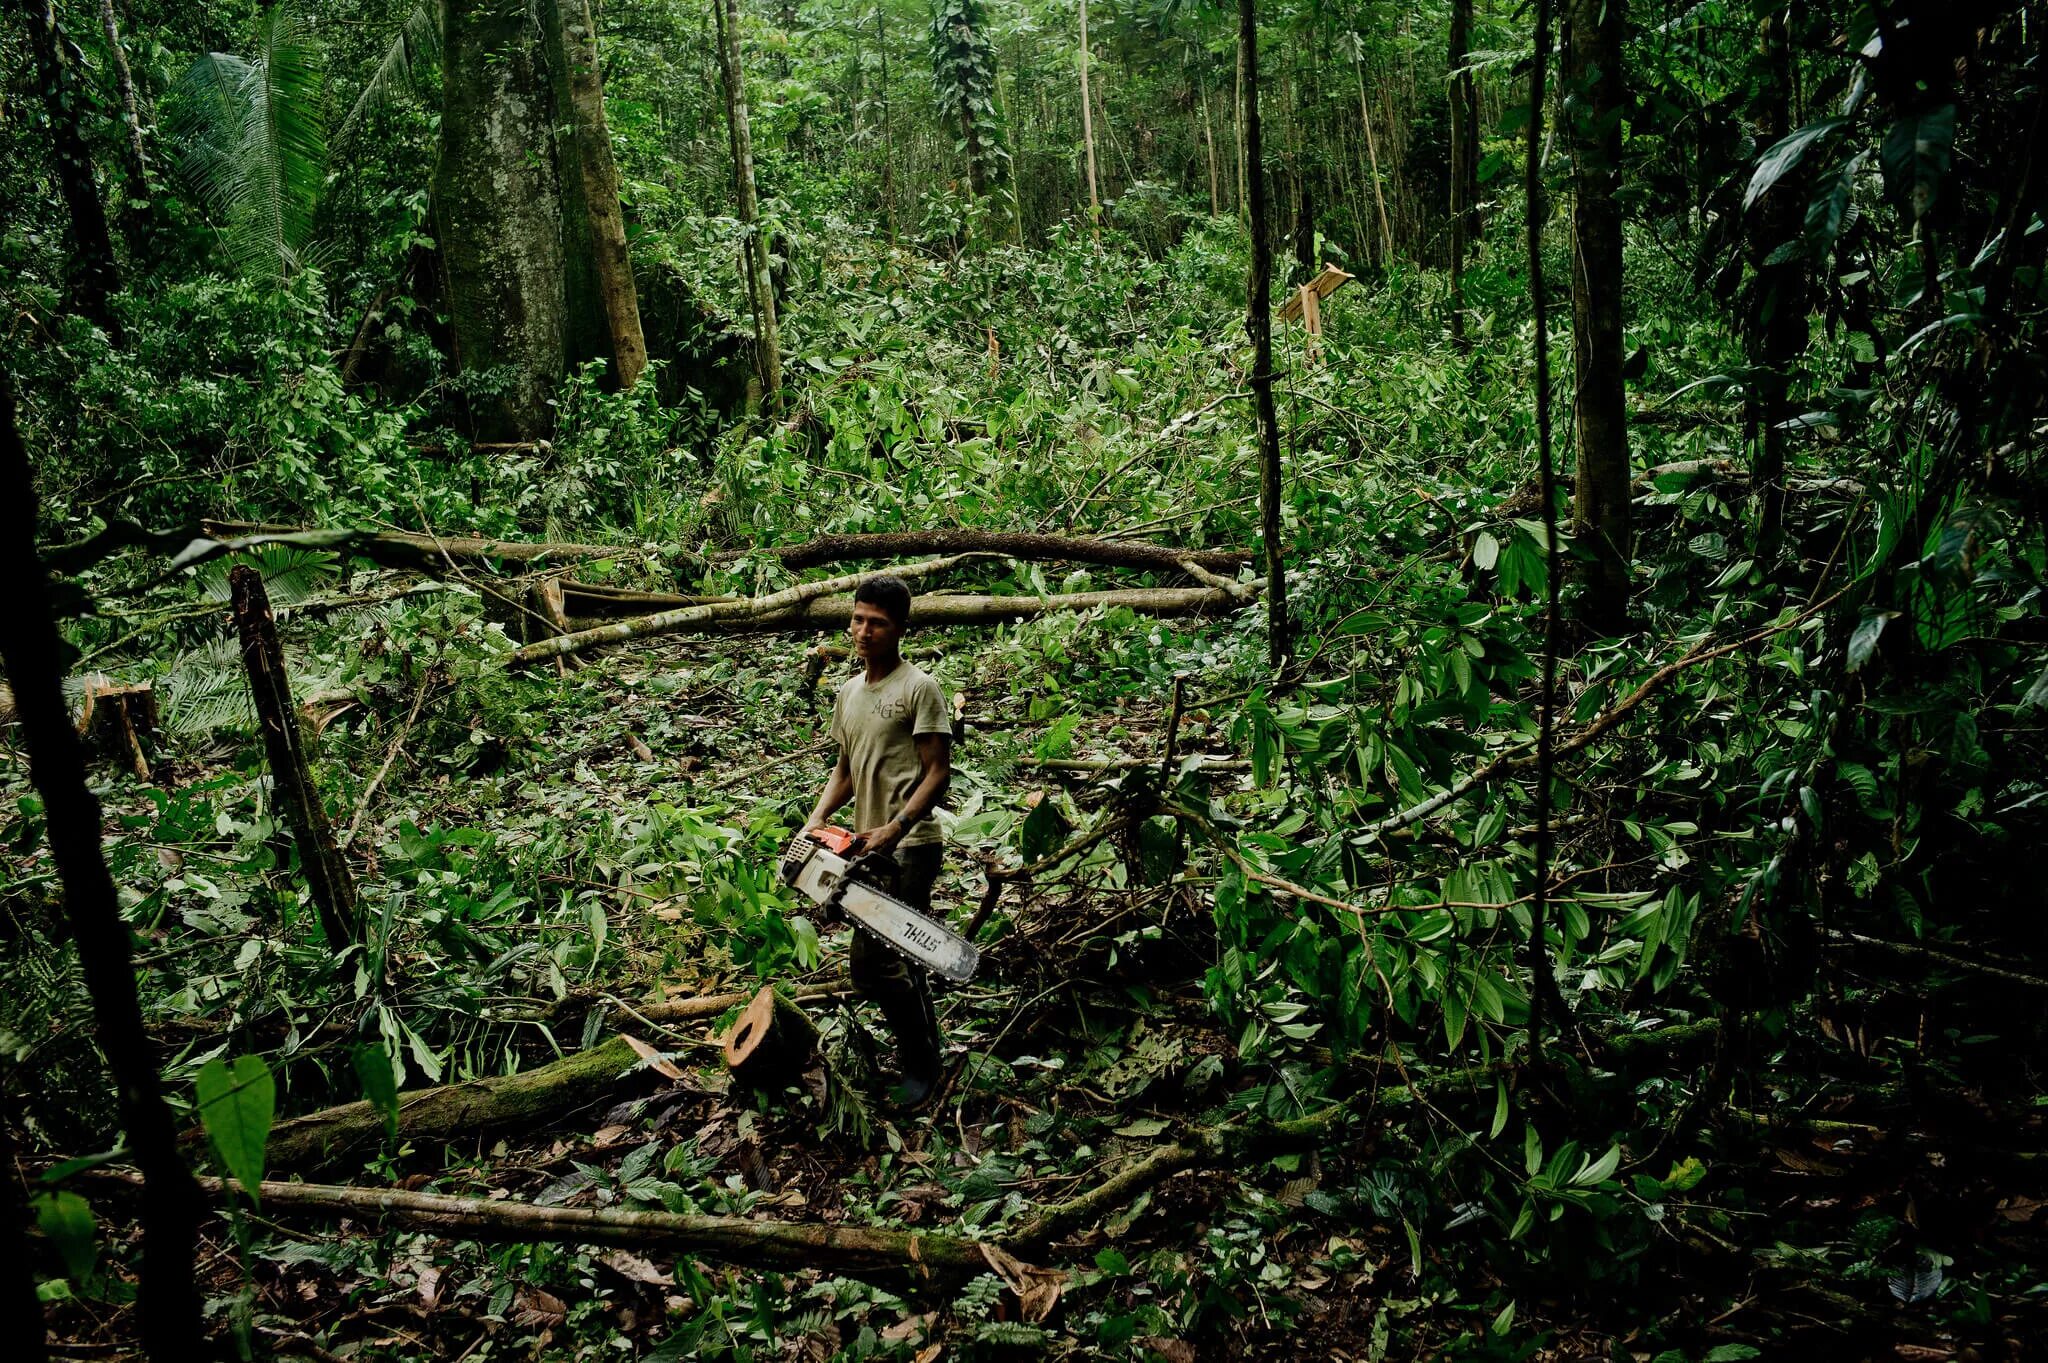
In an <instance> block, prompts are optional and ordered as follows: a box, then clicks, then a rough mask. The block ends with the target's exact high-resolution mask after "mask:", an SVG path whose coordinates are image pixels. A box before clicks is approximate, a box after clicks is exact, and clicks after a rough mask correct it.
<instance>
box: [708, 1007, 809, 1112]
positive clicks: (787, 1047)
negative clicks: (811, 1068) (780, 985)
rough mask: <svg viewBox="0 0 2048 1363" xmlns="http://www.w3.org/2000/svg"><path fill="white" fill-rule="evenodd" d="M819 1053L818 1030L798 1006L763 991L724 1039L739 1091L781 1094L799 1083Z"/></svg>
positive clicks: (727, 1059)
mask: <svg viewBox="0 0 2048 1363" xmlns="http://www.w3.org/2000/svg"><path fill="white" fill-rule="evenodd" d="M817 1052H818V1028H817V1026H816V1024H814V1023H813V1022H812V1021H811V1019H810V1015H809V1014H807V1013H805V1012H804V1010H803V1008H802V1006H801V1005H799V1004H798V1003H797V1002H796V1001H795V1000H793V999H788V998H785V997H783V996H782V995H781V994H778V993H776V992H775V989H774V987H773V986H772V985H771V986H767V987H764V988H763V989H762V990H761V992H760V993H758V994H756V995H754V997H753V998H752V999H751V1000H749V1001H748V1003H747V1006H746V1007H745V1008H744V1009H742V1010H741V1011H740V1016H739V1020H738V1021H737V1022H735V1023H734V1024H733V1027H732V1030H731V1031H730V1032H727V1033H726V1034H725V1068H726V1069H727V1070H728V1071H730V1072H731V1074H732V1080H733V1083H734V1084H735V1085H737V1086H738V1087H741V1088H746V1089H753V1090H757V1091H763V1092H770V1093H773V1092H779V1091H781V1090H782V1089H785V1088H787V1087H789V1086H790V1085H791V1084H794V1083H795V1082H796V1081H797V1078H798V1076H800V1075H801V1074H802V1073H803V1072H804V1068H805V1067H806V1066H807V1065H809V1064H810V1063H811V1057H812V1056H814V1055H816V1054H817Z"/></svg>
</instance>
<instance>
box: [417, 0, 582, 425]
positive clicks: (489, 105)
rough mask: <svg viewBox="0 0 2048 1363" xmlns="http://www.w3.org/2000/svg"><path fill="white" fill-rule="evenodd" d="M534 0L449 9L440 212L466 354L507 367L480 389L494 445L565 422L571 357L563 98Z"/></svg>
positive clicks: (455, 316) (495, 0)
mask: <svg viewBox="0 0 2048 1363" xmlns="http://www.w3.org/2000/svg"><path fill="white" fill-rule="evenodd" d="M534 32H535V25H534V15H533V12H532V10H531V8H530V3H529V0H472V2H471V3H462V4H451V5H449V6H448V7H447V18H446V25H445V33H444V35H443V40H442V56H441V87H442V109H441V150H440V161H439V164H438V165H437V167H436V168H435V172H434V216H435V218H436V220H437V224H438V231H437V232H436V234H435V235H436V236H437V237H438V238H439V239H440V246H441V258H442V263H443V266H444V269H445V272H446V278H447V285H448V318H449V323H450V326H451V327H452V329H453V331H454V337H455V358H456V363H457V365H458V367H459V368H460V369H461V370H462V372H463V373H465V374H484V373H485V372H486V371H492V370H497V371H502V372H503V373H504V374H505V376H506V378H505V380H504V382H503V383H502V384H497V383H493V384H491V385H490V386H489V387H488V388H487V389H486V388H480V389H479V391H477V392H475V393H473V394H472V395H471V397H470V415H471V420H472V423H473V426H474V430H475V433H476V435H477V436H478V438H479V439H483V440H504V441H515V440H533V439H539V438H542V437H545V436H547V435H549V434H550V433H551V432H552V431H553V429H554V408H553V406H552V405H551V404H550V402H549V399H550V398H552V397H553V396H554V391H555V387H556V385H557V384H559V383H560V382H561V379H562V376H563V375H564V374H565V373H566V372H567V371H568V366H569V331H570V319H569V298H568V288H567V284H566V278H567V262H566V261H565V260H564V253H563V247H562V242H563V233H564V223H563V215H562V184H561V180H560V175H559V171H558V167H557V164H556V160H555V157H554V154H553V151H554V147H555V130H554V108H553V104H554V100H553V91H552V86H551V82H550V76H549V72H548V70H547V68H546V65H545V63H544V62H543V60H542V52H541V45H540V44H539V43H538V42H536V41H535V38H534Z"/></svg>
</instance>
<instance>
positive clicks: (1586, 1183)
mask: <svg viewBox="0 0 2048 1363" xmlns="http://www.w3.org/2000/svg"><path fill="white" fill-rule="evenodd" d="M1620 1167H1621V1147H1620V1146H1618V1145H1610V1146H1608V1147H1607V1153H1606V1154H1604V1155H1602V1156H1601V1157H1600V1158H1599V1159H1597V1160H1593V1161H1591V1162H1590V1163H1587V1164H1584V1165H1581V1166H1580V1168H1579V1172H1577V1173H1576V1174H1573V1175H1572V1183H1573V1185H1574V1186H1576V1187H1580V1188H1589V1187H1591V1186H1593V1185H1594V1184H1596V1183H1602V1182H1605V1181H1606V1179H1607V1178H1608V1176H1609V1175H1611V1174H1613V1172H1614V1171H1615V1170H1616V1169H1618V1168H1620Z"/></svg>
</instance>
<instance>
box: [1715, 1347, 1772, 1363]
mask: <svg viewBox="0 0 2048 1363" xmlns="http://www.w3.org/2000/svg"><path fill="white" fill-rule="evenodd" d="M1763 1356H1764V1355H1763V1351H1762V1350H1761V1349H1758V1348H1757V1347H1756V1346H1754V1345H1751V1344H1716V1345H1715V1346H1714V1347H1713V1348H1711V1349H1709V1350H1707V1356H1706V1358H1705V1359H1704V1360H1703V1363H1744V1360H1746V1359H1751V1358H1762V1357H1763Z"/></svg>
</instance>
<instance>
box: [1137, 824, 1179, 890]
mask: <svg viewBox="0 0 2048 1363" xmlns="http://www.w3.org/2000/svg"><path fill="white" fill-rule="evenodd" d="M1183 860H1184V858H1183V855H1182V851H1181V841H1180V821H1179V820H1178V819H1176V818H1174V817H1173V816H1172V815H1170V814H1160V815H1156V816H1154V817H1152V818H1150V819H1147V820H1145V822H1143V823H1141V824H1139V825H1138V862H1139V866H1138V869H1139V871H1140V872H1141V873H1142V874H1143V876H1144V880H1145V883H1146V884H1148V885H1160V884H1164V883H1165V882H1166V881H1168V880H1170V879H1172V878H1173V875H1174V873H1175V872H1176V871H1178V870H1180V867H1181V862H1182V861H1183Z"/></svg>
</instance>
